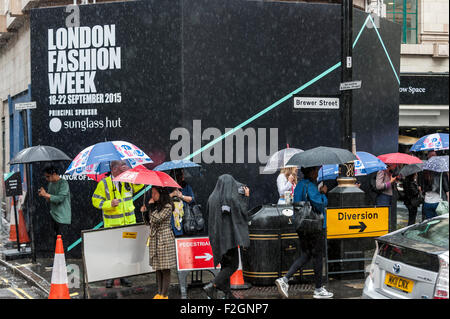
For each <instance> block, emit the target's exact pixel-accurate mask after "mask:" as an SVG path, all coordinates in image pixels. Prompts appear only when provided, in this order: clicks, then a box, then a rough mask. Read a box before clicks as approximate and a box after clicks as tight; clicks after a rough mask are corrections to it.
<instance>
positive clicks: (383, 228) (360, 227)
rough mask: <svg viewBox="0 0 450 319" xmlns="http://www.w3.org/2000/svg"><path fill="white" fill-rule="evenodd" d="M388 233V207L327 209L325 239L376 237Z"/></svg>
mask: <svg viewBox="0 0 450 319" xmlns="http://www.w3.org/2000/svg"><path fill="white" fill-rule="evenodd" d="M388 232H389V207H358V208H331V209H327V238H328V239H336V238H357V237H378V236H382V235H385V234H387V233H388Z"/></svg>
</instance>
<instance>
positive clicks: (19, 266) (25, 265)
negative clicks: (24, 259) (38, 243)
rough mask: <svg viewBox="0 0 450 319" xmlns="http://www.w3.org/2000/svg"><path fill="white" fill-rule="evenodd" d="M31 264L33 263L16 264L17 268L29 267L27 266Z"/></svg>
mask: <svg viewBox="0 0 450 319" xmlns="http://www.w3.org/2000/svg"><path fill="white" fill-rule="evenodd" d="M30 265H32V263H29V264H23V265H17V266H15V268H21V267H27V266H30Z"/></svg>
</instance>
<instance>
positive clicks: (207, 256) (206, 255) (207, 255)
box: [195, 253, 213, 261]
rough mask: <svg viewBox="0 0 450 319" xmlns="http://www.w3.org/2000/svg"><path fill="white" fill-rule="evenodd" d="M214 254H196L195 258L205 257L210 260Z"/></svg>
mask: <svg viewBox="0 0 450 319" xmlns="http://www.w3.org/2000/svg"><path fill="white" fill-rule="evenodd" d="M212 257H213V256H212V255H211V254H208V253H204V255H202V256H195V259H204V260H205V261H209V260H210V259H211V258H212Z"/></svg>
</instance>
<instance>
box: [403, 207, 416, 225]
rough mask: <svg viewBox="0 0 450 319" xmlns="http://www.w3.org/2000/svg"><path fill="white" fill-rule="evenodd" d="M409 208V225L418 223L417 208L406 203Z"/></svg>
mask: <svg viewBox="0 0 450 319" xmlns="http://www.w3.org/2000/svg"><path fill="white" fill-rule="evenodd" d="M405 206H406V208H408V226H409V225H412V224H415V223H416V216H417V208H418V207H416V206H412V205H405Z"/></svg>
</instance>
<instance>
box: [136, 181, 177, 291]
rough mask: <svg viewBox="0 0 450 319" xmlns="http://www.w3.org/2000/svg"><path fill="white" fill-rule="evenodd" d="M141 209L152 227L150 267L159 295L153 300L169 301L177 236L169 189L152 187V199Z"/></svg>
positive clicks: (147, 222)
mask: <svg viewBox="0 0 450 319" xmlns="http://www.w3.org/2000/svg"><path fill="white" fill-rule="evenodd" d="M148 204H149V206H148V209H147V207H146V206H142V207H141V212H142V214H143V216H144V220H145V222H146V224H148V225H150V235H149V238H148V243H147V245H148V246H149V255H150V266H151V267H152V268H153V269H154V270H155V271H156V282H157V284H158V293H157V294H156V295H155V297H154V298H153V299H168V291H169V285H170V269H171V268H176V252H175V236H174V235H173V232H172V226H171V225H170V217H171V216H172V212H173V210H174V204H173V202H172V199H171V198H170V196H169V192H168V191H167V189H165V188H162V187H156V186H153V187H152V198H151V199H150V201H149V202H148Z"/></svg>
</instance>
